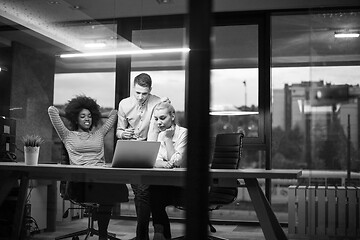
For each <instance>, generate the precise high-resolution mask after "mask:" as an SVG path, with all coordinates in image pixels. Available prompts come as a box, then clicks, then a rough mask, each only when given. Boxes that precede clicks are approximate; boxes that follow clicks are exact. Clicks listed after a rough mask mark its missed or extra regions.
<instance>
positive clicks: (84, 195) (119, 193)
mask: <svg viewBox="0 0 360 240" xmlns="http://www.w3.org/2000/svg"><path fill="white" fill-rule="evenodd" d="M66 188H67V189H66V192H67V195H68V197H69V198H70V199H72V200H74V201H76V202H93V203H100V204H101V203H102V204H114V203H120V202H128V201H129V190H128V188H127V187H126V185H125V184H116V183H96V182H68V183H67V187H66Z"/></svg>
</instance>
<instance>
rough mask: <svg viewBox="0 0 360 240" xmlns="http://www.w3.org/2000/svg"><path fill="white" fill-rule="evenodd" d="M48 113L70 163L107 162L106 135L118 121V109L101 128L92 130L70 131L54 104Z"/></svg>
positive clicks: (97, 163)
mask: <svg viewBox="0 0 360 240" xmlns="http://www.w3.org/2000/svg"><path fill="white" fill-rule="evenodd" d="M48 114H49V117H50V120H51V123H52V125H53V126H54V128H55V130H56V132H57V134H58V135H59V137H60V139H61V141H62V142H63V143H64V145H65V148H66V150H67V152H68V154H69V159H70V164H74V165H87V166H91V165H103V164H104V163H105V157H104V137H105V135H106V134H107V133H108V132H109V130H110V129H111V127H112V126H113V125H114V124H115V122H116V119H117V111H116V110H112V111H111V112H110V116H109V118H108V119H107V120H106V122H105V123H104V124H103V125H102V126H101V127H100V128H98V129H96V130H93V131H90V132H78V131H70V130H69V129H68V128H67V127H66V126H65V124H64V122H63V121H62V120H61V118H60V115H59V110H58V109H57V108H56V107H54V106H50V107H49V109H48Z"/></svg>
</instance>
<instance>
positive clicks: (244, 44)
mask: <svg viewBox="0 0 360 240" xmlns="http://www.w3.org/2000/svg"><path fill="white" fill-rule="evenodd" d="M314 2H315V3H314ZM339 2H341V5H342V6H345V7H346V6H358V5H359V4H358V3H357V2H358V1H352V0H348V1H346V5H344V3H343V1H339V0H338V1H336V0H327V1H320V0H319V1H311V0H304V1H286V0H272V1H268V0H242V1H239V0H215V1H214V7H213V8H214V12H228V11H250V10H267V9H298V8H307V9H309V8H317V7H324V6H326V7H334V6H339ZM186 12H187V6H186V1H185V0H172V1H171V2H170V3H169V4H159V3H158V1H157V0H121V1H119V0H101V1H99V0H2V1H1V3H0V47H9V46H10V45H11V42H12V41H17V42H20V43H22V44H25V45H27V46H30V47H32V48H35V49H37V50H39V51H43V52H46V53H49V54H54V55H58V54H60V53H63V52H68V51H74V50H77V51H86V49H85V48H84V43H86V42H89V41H91V42H99V41H103V42H106V44H107V46H108V47H110V48H111V49H114V48H117V49H129V48H139V47H141V48H147V47H148V48H151V47H157V46H166V47H172V46H174V47H176V46H177V47H183V45H184V44H185V43H184V42H185V41H184V35H185V32H184V30H183V29H173V30H166V31H164V30H156V31H155V30H154V31H142V32H141V34H140V33H137V34H138V35H137V36H136V33H135V32H134V38H133V42H132V43H131V42H128V41H126V40H125V39H123V38H122V37H121V36H118V35H117V34H116V33H115V32H116V30H115V29H116V27H115V25H114V24H113V21H114V19H115V18H123V17H139V16H140V17H146V16H158V15H174V14H185V13H186ZM272 29H273V30H272V56H273V64H274V65H278V66H289V65H292V64H295V65H301V64H303V65H309V62H310V61H312V62H317V63H318V64H324V63H325V64H329V65H337V64H343V65H346V64H357V65H358V64H359V63H360V47H359V46H360V38H358V39H352V40H337V39H334V37H333V34H334V31H337V30H341V29H355V30H358V31H360V12H359V6H358V7H357V10H356V8H354V9H353V10H351V11H349V12H344V11H343V12H338V13H327V14H312V15H293V16H289V15H286V16H281V15H280V16H274V17H273V18H272ZM246 31H247V30H245V32H242V33H241V34H239V32H234V31H227V32H226V31H225V32H224V31H221V30H219V29H218V30H214V31H213V32H214V35H215V34H216V32H219V33H221V34H218V36H214V39H216V46H215V48H214V52H213V56H214V65H217V67H239V66H240V67H256V65H257V51H256V50H257V46H254V41H253V37H254V36H253V35H251V34H248V32H246ZM309 32H310V34H309ZM160 36H161V37H160ZM136 39H137V41H136ZM239 41H241V44H239ZM217 46H218V47H217ZM309 56H311V59H309ZM132 64H133V67H134V66H135V67H138V68H153V67H170V68H181V67H183V66H184V64H185V62H184V60H183V56H182V55H171V56H170V55H169V56H165V57H164V56H155V57H154V56H151V57H137V58H133V62H132ZM57 67H58V72H66V71H68V72H71V71H98V70H99V71H101V70H104V71H112V70H113V69H114V67H115V61H114V58H102V59H74V60H62V59H59V58H57ZM81 69H82V70H81Z"/></svg>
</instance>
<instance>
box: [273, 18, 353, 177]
mask: <svg viewBox="0 0 360 240" xmlns="http://www.w3.org/2000/svg"><path fill="white" fill-rule="evenodd" d="M359 23H360V15H359V12H327V13H314V14H303V15H285V16H274V17H272V63H273V67H272V99H273V102H272V116H273V117H272V163H273V167H274V168H304V169H312V170H341V171H343V172H344V173H345V170H347V168H348V167H350V169H351V170H352V171H354V170H357V169H359V167H360V165H359V164H360V162H359V160H358V159H359V158H358V156H359V154H358V151H359V101H358V100H359V92H360V88H359V84H360V67H359V61H360V48H359V44H360V41H359V38H337V37H336V36H335V34H336V33H346V32H352V31H354V30H356V29H357V30H358V26H359ZM348 163H350V164H348Z"/></svg>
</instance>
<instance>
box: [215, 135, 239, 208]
mask: <svg viewBox="0 0 360 240" xmlns="http://www.w3.org/2000/svg"><path fill="white" fill-rule="evenodd" d="M243 138H244V134H243V133H223V134H218V135H216V142H215V149H214V154H213V160H212V163H211V168H212V169H238V168H239V164H240V160H241V157H242V146H243ZM237 194H238V188H237V187H211V188H210V191H209V205H224V204H229V203H232V202H233V201H235V199H236V197H237Z"/></svg>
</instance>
